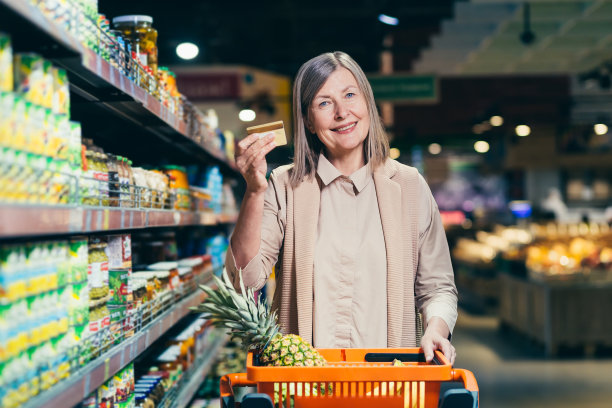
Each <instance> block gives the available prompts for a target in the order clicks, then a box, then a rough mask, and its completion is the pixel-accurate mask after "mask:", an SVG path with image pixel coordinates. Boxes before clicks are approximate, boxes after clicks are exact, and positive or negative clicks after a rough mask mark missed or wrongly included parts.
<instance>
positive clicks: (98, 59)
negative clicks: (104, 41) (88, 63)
mask: <svg viewBox="0 0 612 408" xmlns="http://www.w3.org/2000/svg"><path fill="white" fill-rule="evenodd" d="M96 74H98V76H102V57H100V56H99V55H96Z"/></svg>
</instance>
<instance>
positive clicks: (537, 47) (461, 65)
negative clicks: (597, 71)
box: [414, 0, 612, 75]
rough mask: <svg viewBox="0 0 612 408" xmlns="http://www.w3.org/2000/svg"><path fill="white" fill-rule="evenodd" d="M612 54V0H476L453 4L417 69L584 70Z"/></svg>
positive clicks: (463, 71)
mask: <svg viewBox="0 0 612 408" xmlns="http://www.w3.org/2000/svg"><path fill="white" fill-rule="evenodd" d="M526 18H527V21H526V20H525V19H526ZM526 25H527V27H528V28H527V29H526ZM525 32H528V33H527V34H525ZM529 32H530V33H531V35H530V34H529ZM530 39H531V41H529V40H530ZM611 58H612V1H610V0H592V1H578V0H565V1H563V0H561V1H559V0H557V1H551V0H531V1H528V2H524V1H518V0H515V1H512V0H505V1H503V0H472V1H470V2H461V3H456V4H455V10H454V17H453V18H452V19H448V20H445V21H444V22H442V29H441V32H440V34H438V35H436V36H434V37H433V39H432V42H431V46H430V47H429V48H427V49H426V50H424V51H423V53H422V54H421V56H420V58H419V59H418V60H417V61H416V63H415V64H414V70H415V71H416V72H435V73H438V74H446V75H448V74H459V75H461V74H525V73H529V74H534V73H547V74H548V73H581V72H584V71H587V70H589V69H592V68H594V67H596V66H598V65H600V64H601V63H602V62H604V61H606V60H610V59H611Z"/></svg>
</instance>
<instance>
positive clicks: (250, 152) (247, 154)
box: [236, 133, 274, 170]
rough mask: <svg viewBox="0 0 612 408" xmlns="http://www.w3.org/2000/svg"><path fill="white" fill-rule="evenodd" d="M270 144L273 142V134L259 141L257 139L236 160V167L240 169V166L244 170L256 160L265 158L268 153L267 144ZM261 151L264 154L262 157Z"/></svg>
mask: <svg viewBox="0 0 612 408" xmlns="http://www.w3.org/2000/svg"><path fill="white" fill-rule="evenodd" d="M260 134H261V133H260ZM251 136H252V135H251ZM249 137H250V136H249ZM270 142H274V134H268V135H266V136H265V137H262V138H261V139H260V138H257V140H256V141H255V142H253V143H251V144H250V145H249V147H248V148H247V149H246V150H245V151H244V152H242V153H241V154H240V155H239V156H238V158H237V159H236V164H238V167H241V165H242V167H244V168H245V170H246V169H247V168H248V167H249V166H251V165H252V164H253V162H254V161H255V160H258V159H260V158H262V157H263V156H265V155H266V154H267V152H268V151H269V150H267V149H268V144H269V143H270ZM270 150H271V149H270ZM262 151H263V152H264V154H263V156H262V155H261V153H262ZM239 161H240V162H239Z"/></svg>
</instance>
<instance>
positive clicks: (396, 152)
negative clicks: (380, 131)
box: [389, 147, 400, 160]
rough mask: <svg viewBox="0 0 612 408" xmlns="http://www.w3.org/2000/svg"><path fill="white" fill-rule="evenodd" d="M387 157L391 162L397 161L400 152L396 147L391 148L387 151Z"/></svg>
mask: <svg viewBox="0 0 612 408" xmlns="http://www.w3.org/2000/svg"><path fill="white" fill-rule="evenodd" d="M389 157H390V158H392V159H393V160H395V159H397V158H398V157H400V151H399V149H398V148H397V147H392V148H391V149H390V150H389Z"/></svg>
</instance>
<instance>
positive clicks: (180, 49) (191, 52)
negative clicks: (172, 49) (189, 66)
mask: <svg viewBox="0 0 612 408" xmlns="http://www.w3.org/2000/svg"><path fill="white" fill-rule="evenodd" d="M199 53H200V49H199V48H198V46H197V45H195V44H194V43H190V42H184V43H181V44H179V45H178V46H177V47H176V55H178V56H179V57H180V58H182V59H184V60H192V59H194V58H195V57H197V56H198V54H199Z"/></svg>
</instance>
